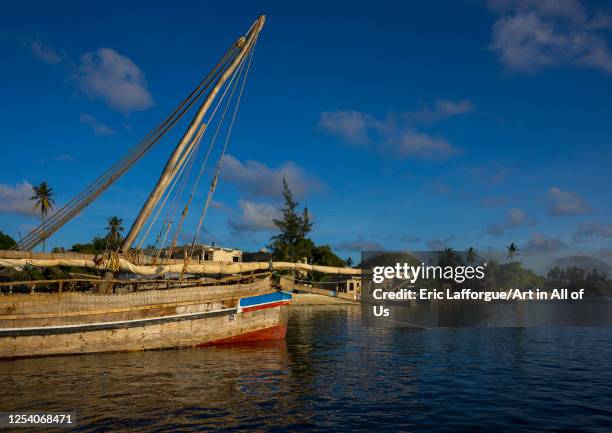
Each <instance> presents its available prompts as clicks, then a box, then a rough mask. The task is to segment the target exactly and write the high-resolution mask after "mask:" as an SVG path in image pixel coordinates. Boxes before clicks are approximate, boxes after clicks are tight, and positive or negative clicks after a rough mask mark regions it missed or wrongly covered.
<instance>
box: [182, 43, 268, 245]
mask: <svg viewBox="0 0 612 433" xmlns="http://www.w3.org/2000/svg"><path fill="white" fill-rule="evenodd" d="M256 44H257V38H256V39H255V40H254V41H253V46H252V47H251V50H250V53H249V61H248V64H247V67H246V70H245V73H244V77H243V79H242V85H241V87H240V92H239V94H238V99H237V100H236V107H235V108H234V113H233V115H232V120H231V122H230V124H229V129H228V132H227V136H226V137H225V143H224V145H223V151H222V152H221V156H220V157H219V161H218V163H217V168H216V171H215V176H214V177H213V180H212V182H211V185H210V190H209V192H208V196H207V197H206V202H205V204H204V208H203V209H202V214H201V215H200V220H199V222H198V228H197V230H196V232H195V235H194V237H193V241H192V242H191V253H190V254H189V257H191V256H192V255H193V250H194V247H195V244H196V242H197V240H198V237H199V234H200V230H201V228H202V223H203V222H204V217H205V216H206V212H207V210H208V206H209V205H210V201H211V200H212V196H213V194H214V192H215V189H216V188H217V181H218V178H219V173H220V172H221V166H222V165H223V158H224V157H225V153H226V151H227V145H228V143H229V140H230V137H231V134H232V129H233V127H234V122H235V121H236V114H237V113H238V108H239V107H240V101H241V99H242V94H243V92H244V85H245V83H246V79H247V76H248V74H249V70H250V68H251V61H252V60H253V54H254V52H255V45H256ZM236 83H238V81H236ZM235 89H236V88H235V87H234V89H232V95H233V93H234V90H235ZM231 99H232V96H230V99H229V100H230V101H231ZM228 105H229V101H228ZM226 108H227V107H226Z"/></svg>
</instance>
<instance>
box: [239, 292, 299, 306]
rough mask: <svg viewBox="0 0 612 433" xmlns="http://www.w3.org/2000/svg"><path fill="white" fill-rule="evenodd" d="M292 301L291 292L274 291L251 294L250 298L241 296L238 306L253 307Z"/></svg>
mask: <svg viewBox="0 0 612 433" xmlns="http://www.w3.org/2000/svg"><path fill="white" fill-rule="evenodd" d="M282 301H291V293H288V292H274V293H266V294H265V295H257V296H250V297H248V298H240V301H238V308H246V307H252V306H255V305H262V304H271V303H273V302H282Z"/></svg>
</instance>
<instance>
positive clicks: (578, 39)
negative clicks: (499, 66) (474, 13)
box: [489, 0, 612, 74]
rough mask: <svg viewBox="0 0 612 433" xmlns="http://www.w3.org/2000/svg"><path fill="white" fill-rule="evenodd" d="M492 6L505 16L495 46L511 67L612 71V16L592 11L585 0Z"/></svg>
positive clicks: (495, 30) (518, 0)
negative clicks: (611, 43)
mask: <svg viewBox="0 0 612 433" xmlns="http://www.w3.org/2000/svg"><path fill="white" fill-rule="evenodd" d="M489 5H490V7H491V9H492V10H494V11H496V12H498V13H501V14H502V15H501V16H500V17H499V18H498V20H497V21H496V22H495V24H494V26H493V40H492V42H491V46H490V47H491V49H492V50H493V51H495V52H496V53H497V54H498V55H499V57H500V60H501V62H502V63H503V64H504V65H505V66H506V67H507V68H508V69H509V70H513V71H518V72H536V71H539V70H541V69H545V68H548V67H555V66H563V65H572V66H578V67H584V68H590V69H597V70H600V71H602V72H604V73H607V74H609V73H612V53H610V50H609V48H608V44H607V35H606V33H605V31H607V30H609V29H610V28H611V27H612V26H611V24H612V17H611V16H609V15H606V14H603V13H601V12H597V13H594V14H590V15H589V14H588V13H587V11H586V9H585V8H584V7H583V5H582V4H581V3H580V2H579V1H535V0H515V1H504V0H497V1H490V2H489Z"/></svg>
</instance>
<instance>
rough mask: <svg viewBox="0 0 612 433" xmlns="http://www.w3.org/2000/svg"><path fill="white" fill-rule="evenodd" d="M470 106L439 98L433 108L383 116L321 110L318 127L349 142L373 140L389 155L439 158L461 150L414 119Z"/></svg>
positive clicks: (445, 115)
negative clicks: (430, 132) (421, 127)
mask: <svg viewBox="0 0 612 433" xmlns="http://www.w3.org/2000/svg"><path fill="white" fill-rule="evenodd" d="M472 109H473V104H472V103H471V102H470V101H468V100H463V101H438V103H437V105H436V108H435V109H433V110H432V109H426V110H423V111H420V112H409V113H399V114H396V113H389V114H388V115H387V116H386V118H385V119H384V120H378V119H376V118H375V117H374V116H372V115H370V114H368V113H362V112H359V111H333V112H330V111H324V112H323V113H321V117H320V119H319V127H320V128H321V129H322V130H323V131H325V132H327V133H329V134H331V135H334V136H337V137H339V138H341V139H343V140H344V141H345V142H347V143H349V144H353V145H361V146H367V145H368V144H369V143H371V142H372V141H375V142H376V143H377V146H378V148H379V150H381V151H382V152H384V153H385V154H386V155H388V156H390V157H395V158H399V159H404V158H425V159H437V160H442V159H446V158H448V157H450V156H452V155H455V154H457V153H460V149H458V148H457V147H455V146H453V145H452V144H450V143H449V142H448V140H447V139H446V138H444V137H442V136H437V135H432V134H429V133H426V132H423V131H420V130H418V129H417V128H416V127H415V126H414V123H416V122H419V121H427V122H433V121H436V120H441V119H444V118H448V117H451V116H456V115H459V114H463V113H466V112H469V111H471V110H472Z"/></svg>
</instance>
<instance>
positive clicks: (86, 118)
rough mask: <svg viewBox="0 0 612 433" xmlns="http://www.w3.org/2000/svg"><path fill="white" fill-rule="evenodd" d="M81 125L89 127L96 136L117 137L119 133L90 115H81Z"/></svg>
mask: <svg viewBox="0 0 612 433" xmlns="http://www.w3.org/2000/svg"><path fill="white" fill-rule="evenodd" d="M80 119H81V123H82V124H84V125H87V126H89V127H90V128H91V129H92V130H93V132H94V134H96V135H115V134H116V133H117V131H115V130H114V129H112V128H110V127H109V126H107V125H105V124H104V123H102V122H100V121H99V120H98V119H96V118H95V117H93V116H90V115H89V114H85V113H81V116H80Z"/></svg>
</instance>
